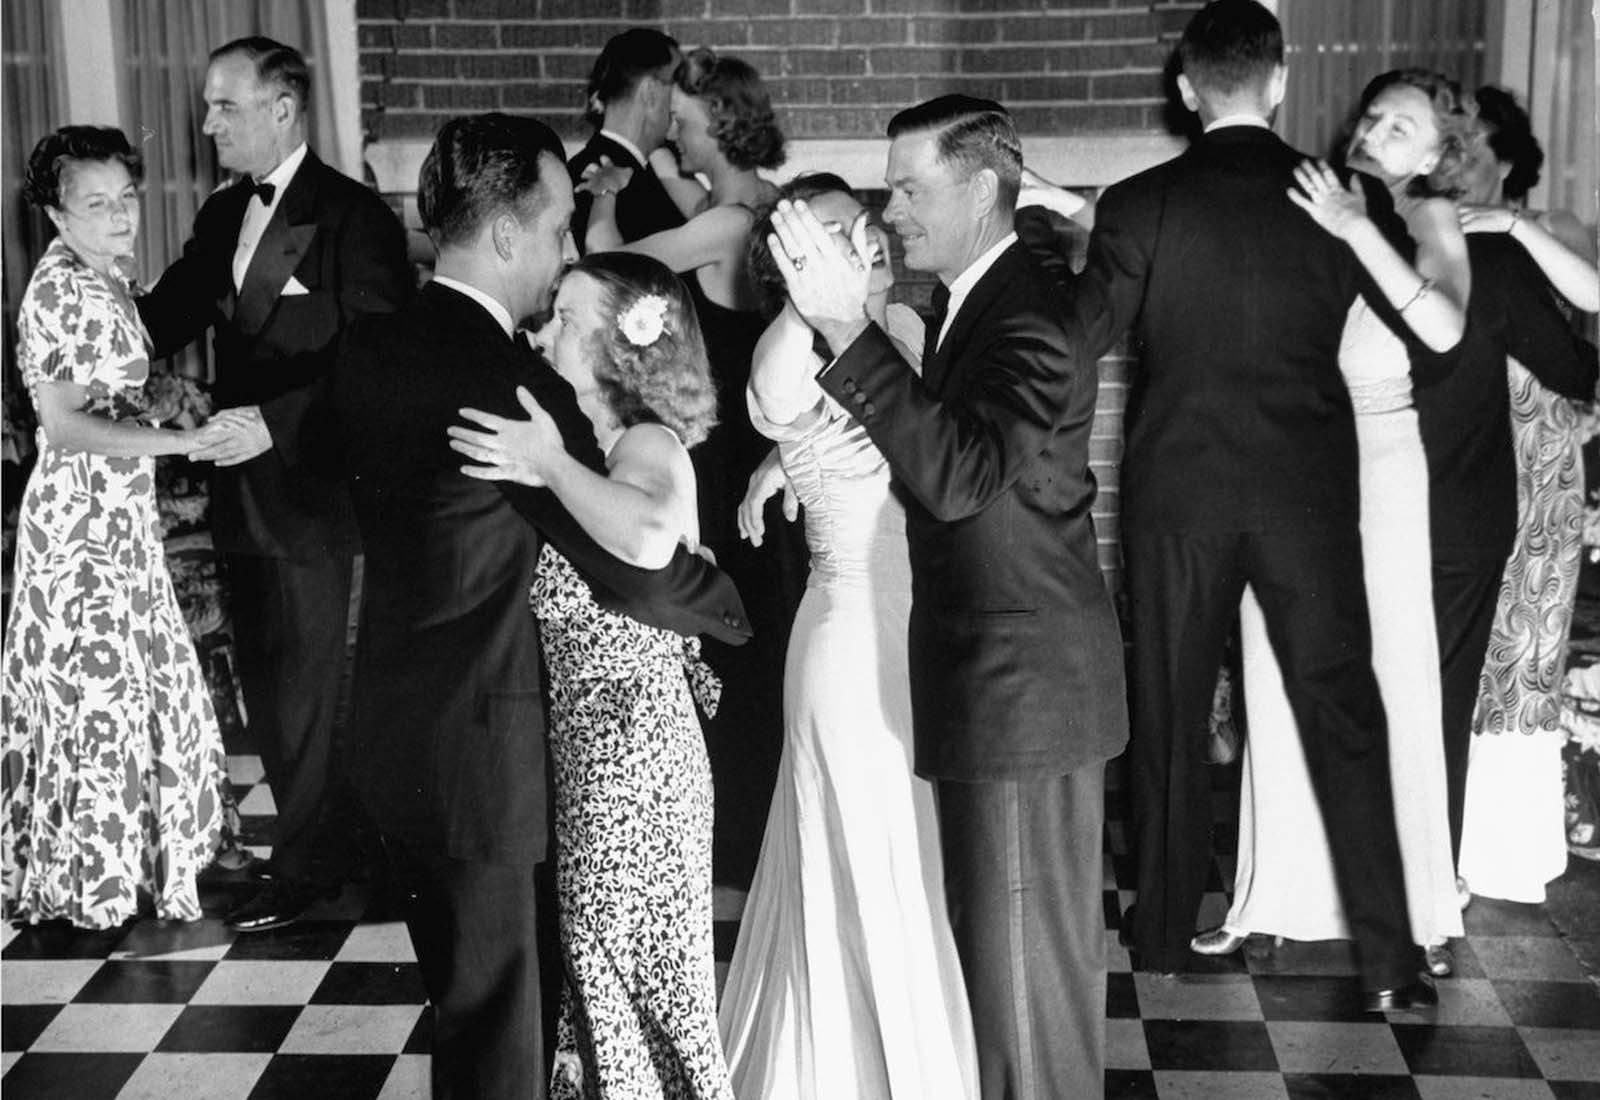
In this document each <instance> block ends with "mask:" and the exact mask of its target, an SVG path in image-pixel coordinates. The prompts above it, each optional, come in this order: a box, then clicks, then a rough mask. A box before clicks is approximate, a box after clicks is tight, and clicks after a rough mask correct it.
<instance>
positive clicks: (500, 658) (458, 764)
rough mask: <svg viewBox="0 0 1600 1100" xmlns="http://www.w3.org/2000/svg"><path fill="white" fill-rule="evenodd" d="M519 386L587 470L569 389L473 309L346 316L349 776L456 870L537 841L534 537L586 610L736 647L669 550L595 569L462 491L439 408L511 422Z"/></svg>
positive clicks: (593, 562) (437, 301)
mask: <svg viewBox="0 0 1600 1100" xmlns="http://www.w3.org/2000/svg"><path fill="white" fill-rule="evenodd" d="M518 385H524V386H527V387H528V388H529V389H530V390H531V391H532V392H533V394H534V396H535V397H536V398H537V399H538V400H539V403H540V404H541V405H542V406H543V407H544V408H545V410H546V411H548V412H549V413H550V415H551V416H552V417H554V418H555V420H556V422H557V424H558V425H559V426H560V428H561V431H562V435H563V437H564V438H565V440H566V443H567V446H568V449H569V450H571V451H572V452H573V453H574V454H575V455H577V456H578V457H580V458H581V459H583V460H584V461H586V462H588V463H589V464H590V465H591V466H593V467H594V468H596V469H603V468H604V467H603V462H602V458H601V455H600V451H599V448H598V447H597V446H596V445H595V441H594V437H593V434H592V433H591V431H590V428H589V422H588V421H587V419H585V418H584V416H583V414H582V413H581V412H580V411H579V410H578V406H577V402H576V399H575V398H574V396H573V393H572V390H571V388H570V387H568V386H567V384H566V383H565V382H564V381H563V380H562V379H561V377H560V376H559V375H557V374H556V373H555V371H554V370H552V369H550V368H549V367H548V366H547V365H545V364H544V362H543V361H542V360H541V359H540V358H539V357H538V356H537V355H536V354H535V353H534V352H533V351H531V350H530V349H529V348H528V347H527V346H526V345H525V344H524V343H523V342H522V341H520V340H512V339H510V338H508V337H507V336H506V335H505V333H504V331H503V330H502V329H501V328H500V326H499V325H498V323H496V321H495V320H494V318H492V317H491V316H490V315H489V313H488V311H486V310H485V309H483V307H482V306H480V305H478V304H477V303H476V302H474V301H473V300H472V299H470V298H468V297H467V296H466V295H463V294H461V293H459V292H457V291H455V290H453V289H450V288H448V287H444V286H440V285H438V284H436V283H435V284H429V285H428V286H426V287H424V288H423V290H422V291H421V292H420V293H419V294H418V296H417V300H416V302H415V304H414V305H413V306H411V307H410V308H408V309H405V310H402V311H401V312H399V313H396V314H394V315H392V316H389V317H369V318H362V319H359V320H357V321H356V322H354V323H353V324H352V325H351V326H350V328H349V331H348V332H347V333H346V335H345V337H344V339H343V340H342V341H341V347H340V354H339V361H338V365H337V367H336V368H335V379H334V385H333V404H334V410H335V413H336V415H337V417H338V421H339V424H340V431H341V434H342V436H343V438H344V440H345V442H346V447H347V464H348V472H349V474H350V478H351V480H350V485H351V493H352V496H353V498H354V502H355V510H356V517H357V520H358V522H359V524H360V528H361V535H362V539H363V543H364V550H365V558H366V566H365V579H364V583H365V586H366V597H365V601H364V602H365V607H364V610H363V618H362V623H361V645H360V646H359V647H357V652H356V663H355V683H354V689H353V699H352V711H353V713H352V734H351V735H352V740H353V745H352V750H351V751H352V758H353V759H355V760H359V761H360V762H361V766H360V767H359V768H357V769H355V771H354V774H353V776H352V779H353V780H354V781H355V783H356V785H357V788H358V790H360V791H361V793H362V794H363V796H364V798H365V800H366V802H367V805H368V807H369V809H370V811H371V812H372V813H373V815H374V817H375V818H376V820H377V822H378V824H379V825H380V826H381V827H382V828H384V829H385V830H387V831H389V832H392V833H394V834H396V835H399V836H401V837H402V838H405V839H406V840H407V841H409V842H411V843H414V844H418V845H422V846H426V847H427V849H428V850H432V851H441V850H442V851H444V852H445V853H446V854H448V855H450V856H452V857H454V858H458V859H466V860H475V861H483V862H502V863H532V862H536V861H537V860H539V859H540V858H542V857H543V854H544V850H545V842H546V810H547V802H546V792H545V784H546V769H545V735H544V729H545V724H544V712H543V709H542V706H541V699H540V674H539V667H540V664H539V634H538V627H537V621H536V620H535V618H534V615H533V612H532V611H531V610H530V609H529V606H528V597H529V589H530V587H531V586H532V584H533V579H534V567H535V564H536V562H537V560H538V557H539V549H540V546H541V543H542V540H543V539H546V538H547V539H549V540H550V542H551V543H552V544H553V545H554V546H555V547H556V548H557V549H558V550H560V551H561V552H562V553H563V554H564V555H565V556H566V557H567V558H568V559H569V560H570V561H571V562H572V563H573V564H574V565H575V566H577V567H578V569H579V571H580V572H582V573H583V575H584V576H585V577H586V578H587V579H588V581H589V583H590V586H591V587H592V588H593V589H594V592H595V596H596V598H597V599H598V600H599V601H600V602H601V604H602V605H604V606H608V607H611V608H613V609H616V610H620V611H623V612H625V613H627V614H629V615H632V616H633V617H634V618H637V619H639V620H641V621H643V622H646V623H649V624H651V625H655V626H661V627H665V628H667V629H669V630H674V631H677V632H679V633H682V634H698V633H702V632H704V633H709V634H712V635H715V636H717V637H719V638H721V639H723V640H725V641H729V642H733V643H737V642H740V641H742V640H743V639H745V638H746V637H748V635H749V630H748V628H747V627H746V625H745V618H744V609H743V607H742V606H741V604H740V602H739V596H738V593H737V592H735V591H734V588H733V585H732V583H731V582H730V581H729V580H728V579H727V577H726V576H724V575H723V574H722V573H720V572H719V571H718V570H716V569H715V568H713V567H712V566H711V565H709V564H708V563H707V562H705V561H704V560H703V559H702V558H700V557H698V556H697V555H694V554H690V553H689V552H687V551H683V550H680V551H679V553H678V555H677V556H676V557H675V558H674V559H673V561H672V563H671V564H670V565H669V566H668V567H667V568H665V569H661V570H643V569H637V568H634V567H632V566H629V565H625V564H624V563H622V562H621V561H619V560H617V559H616V558H613V557H612V556H611V555H610V554H608V553H606V552H605V551H604V550H602V549H601V548H600V547H599V546H598V545H597V544H596V543H595V542H594V540H593V539H591V538H589V536H588V535H586V534H585V533H584V532H583V530H582V529H581V528H580V527H579V526H578V524H577V522H576V521H574V520H573V519H572V517H571V515H570V514H569V513H568V512H567V511H566V510H565V509H564V508H563V507H562V506H561V504H560V503H559V502H558V501H557V499H556V497H555V496H554V495H553V494H552V493H551V492H550V491H549V490H548V489H528V488H525V487H522V486H517V485H509V484H502V483H497V482H489V481H479V480H476V479H474V478H469V477H467V476H466V475H464V474H462V473H461V467H462V465H463V464H465V463H466V462H467V460H466V459H465V458H464V457H463V456H462V455H460V454H458V453H457V452H456V451H454V450H451V449H450V447H449V445H448V436H447V434H446V429H447V428H448V427H449V426H450V425H451V424H456V423H462V421H461V420H460V418H459V416H458V413H457V410H458V409H460V408H463V407H470V408H476V409H481V410H485V411H489V412H493V413H496V414H498V415H501V416H506V417H511V418H516V419H525V418H526V415H527V414H526V413H524V412H523V411H522V408H521V406H520V405H519V404H518V403H517V400H516V396H515V393H516V388H517V386H518Z"/></svg>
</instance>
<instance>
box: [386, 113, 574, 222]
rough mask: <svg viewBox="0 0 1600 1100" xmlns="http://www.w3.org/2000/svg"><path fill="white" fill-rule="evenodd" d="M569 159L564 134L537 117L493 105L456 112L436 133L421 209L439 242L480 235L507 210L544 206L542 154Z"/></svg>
mask: <svg viewBox="0 0 1600 1100" xmlns="http://www.w3.org/2000/svg"><path fill="white" fill-rule="evenodd" d="M543 153H549V154H550V155H551V156H552V157H554V158H555V159H556V163H557V164H563V163H564V162H565V160H566V152H565V150H563V149H562V147H561V139H560V138H558V137H557V136H556V132H555V131H554V130H552V129H550V127H548V126H546V125H545V124H544V123H542V122H540V121H539V120H538V119H533V118H527V117H525V116H520V115H507V114H502V113H500V112H498V111H493V112H490V113H488V114H482V115H462V116H459V117H457V118H452V119H451V120H450V121H449V122H446V123H445V124H444V126H443V127H441V128H440V130H439V136H438V137H436V138H434V139H433V148H431V149H429V150H428V156H427V158H426V159H424V160H423V162H422V171H421V172H420V173H419V174H418V178H417V213H418V215H420V216H421V218H422V227H423V229H425V230H427V232H428V236H429V237H431V238H432V239H433V242H434V244H435V245H436V246H440V247H443V246H445V245H451V244H459V243H462V242H465V241H469V240H471V239H472V238H473V237H475V236H476V235H477V234H478V232H479V230H480V229H481V228H482V227H483V225H484V224H485V223H486V222H487V221H488V220H489V219H490V218H493V217H495V216H496V215H498V214H500V213H501V212H503V211H508V210H509V211H511V212H512V213H514V214H515V215H516V217H517V218H518V219H519V220H523V221H525V220H527V219H528V218H530V217H533V216H535V215H536V214H537V213H538V212H539V205H540V202H541V201H542V196H543V190H542V189H541V188H540V186H539V178H540V177H539V172H540V164H539V158H540V155H541V154H543Z"/></svg>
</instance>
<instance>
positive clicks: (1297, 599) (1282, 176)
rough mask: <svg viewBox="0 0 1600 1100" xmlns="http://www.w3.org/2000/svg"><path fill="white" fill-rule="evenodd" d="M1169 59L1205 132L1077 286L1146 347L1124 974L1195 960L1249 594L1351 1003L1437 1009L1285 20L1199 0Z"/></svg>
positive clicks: (1139, 181)
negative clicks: (1292, 134)
mask: <svg viewBox="0 0 1600 1100" xmlns="http://www.w3.org/2000/svg"><path fill="white" fill-rule="evenodd" d="M1178 51H1179V56H1180V58H1181V60H1182V65H1183V72H1182V74H1181V75H1180V76H1179V77H1178V86H1179V89H1180V91H1181V93H1182V95H1183V100H1184V103H1185V104H1186V105H1187V106H1188V107H1189V109H1190V110H1192V111H1196V112H1198V114H1199V116H1200V120H1201V122H1202V123H1203V124H1204V126H1205V133H1204V134H1203V136H1201V137H1200V138H1199V139H1198V140H1197V141H1196V142H1195V143H1194V144H1193V145H1192V146H1191V147H1190V148H1189V149H1188V150H1187V151H1185V152H1184V153H1183V154H1182V155H1180V156H1179V157H1177V158H1175V159H1173V160H1171V161H1168V162H1166V163H1165V164H1161V165H1157V166H1156V167H1154V168H1152V169H1149V170H1148V171H1145V172H1142V173H1140V174H1139V175H1136V176H1134V177H1132V178H1131V179H1128V180H1125V181H1123V182H1121V183H1118V184H1116V185H1114V186H1112V187H1111V188H1109V189H1107V191H1106V192H1105V194H1104V195H1103V196H1102V197H1101V198H1100V200H1099V202H1098V204H1097V206H1096V210H1095V228H1094V232H1093V234H1092V235H1091V237H1090V242H1089V260H1088V266H1087V267H1086V269H1085V270H1084V272H1083V275H1082V276H1081V277H1080V278H1078V279H1077V280H1075V281H1074V283H1073V284H1072V285H1073V290H1074V302H1073V316H1074V320H1075V322H1076V324H1077V325H1078V326H1079V327H1080V334H1081V336H1082V339H1083V340H1084V342H1085V345H1086V350H1087V352H1088V353H1089V355H1090V356H1092V357H1093V356H1099V355H1101V354H1104V352H1105V351H1106V350H1107V349H1108V348H1109V347H1110V345H1111V344H1112V343H1113V342H1114V341H1115V340H1116V339H1118V338H1119V337H1120V336H1121V334H1122V332H1123V331H1124V330H1125V329H1127V328H1128V327H1129V326H1130V325H1133V326H1135V328H1134V331H1135V332H1136V334H1137V336H1138V337H1139V340H1140V343H1141V347H1142V351H1141V357H1140V364H1139V368H1138V374H1137V376H1136V379H1135V384H1134V390H1133V393H1132V395H1131V398H1130V401H1129V409H1128V418H1127V446H1126V452H1125V456H1124V458H1123V465H1122V491H1123V517H1122V531H1123V557H1124V563H1125V566H1126V577H1127V585H1128V593H1129V598H1130V604H1131V631H1132V638H1131V640H1132V651H1133V653H1132V676H1133V684H1132V689H1133V692H1132V719H1133V731H1132V742H1131V745H1130V748H1129V770H1130V779H1131V785H1132V795H1133V814H1134V829H1135V832H1136V840H1137V844H1136V847H1137V854H1138V886H1139V891H1138V903H1137V905H1136V907H1135V909H1134V911H1133V912H1132V914H1130V915H1131V917H1132V921H1131V923H1132V937H1131V945H1132V947H1133V949H1134V951H1135V954H1136V958H1137V960H1138V962H1139V965H1140V966H1141V967H1142V968H1143V969H1146V970H1153V971H1157V972H1174V971H1183V970H1187V969H1189V965H1190V952H1189V940H1190V938H1191V937H1192V936H1193V935H1194V933H1195V920H1196V916H1197V911H1198V908H1199V902H1200V897H1201V893H1202V891H1203V890H1204V886H1205V879H1206V873H1207V868H1208V866H1209V861H1210V810H1209V790H1210V779H1209V776H1208V774H1207V769H1206V766H1205V761H1204V758H1203V748H1202V746H1203V744H1204V738H1203V736H1202V733H1203V731H1204V729H1205V724H1206V717H1207V715H1208V714H1209V711H1210V705H1211V697H1212V689H1213V685H1214V684H1215V681H1216V674H1217V667H1218V665H1219V664H1220V662H1221V659H1222V652H1223V645H1224V638H1225V635H1226V633H1227V630H1228V627H1229V624H1230V622H1231V621H1232V619H1233V616H1234V613H1235V611H1236V610H1237V608H1238V606H1239V599H1240V596H1241V595H1242V593H1243V590H1244V586H1245V585H1246V584H1249V585H1250V586H1251V587H1252V588H1253V589H1254V591H1255V593H1256V596H1257V598H1258V599H1259V601H1260V604H1261V608H1262V611H1263V612H1264V614H1265V617H1266V621H1267V630H1268V634H1269V636H1270V637H1271V639H1272V643H1273V648H1274V650H1275V651H1276V653H1277V655H1278V660H1279V663H1280V665H1281V666H1282V669H1283V675H1284V686H1285V689H1286V691H1287V693H1288V696H1289V701H1290V705H1291V707H1292V709H1293V711H1294V715H1295V720H1296V723H1297V725H1298V727H1299V730H1300V736H1301V739H1302V741H1303V742H1304V745H1305V754H1306V762H1307V765H1308V767H1309V770H1310V774H1311V779H1312V785H1313V787H1314V789H1315V791H1316V793H1317V799H1318V802H1319V803H1320V805H1321V807H1322V813H1323V818H1324V820H1325V821H1326V822H1327V826H1328V829H1327V832H1328V840H1329V844H1330V847H1331V848H1332V853H1333V862H1334V871H1335V876H1336V878H1337V881H1338V884H1339V889H1340V894H1341V896H1342V897H1343V900H1344V905H1345V911H1346V913H1347V915H1348V917H1349V920H1350V925H1351V929H1352V931H1353V933H1354V937H1355V940H1356V946H1357V953H1358V959H1359V964H1360V971H1361V983H1362V986H1363V989H1364V991H1365V1004H1366V1006H1367V1007H1368V1008H1369V1009H1372V1010H1377V1009H1384V1008H1394V1007H1406V1006H1409V1005H1413V1004H1431V1003H1434V1001H1435V998H1436V995H1435V994H1434V992H1433V989H1432V987H1431V986H1430V985H1428V984H1427V982H1426V980H1425V979H1423V978H1421V977H1419V975H1418V961H1419V960H1418V954H1417V948H1416V947H1415V945H1414V944H1413V943H1412V938H1411V931H1410V927H1409V921H1408V918H1407V909H1406V896H1405V882H1404V879H1403V877H1402V871H1401V863H1400V850H1399V843H1398V840H1397V838H1396V833H1395V820H1394V808H1393V802H1392V794H1391V790H1390V781H1389V767H1388V734H1387V725H1386V721H1385V715H1384V710H1383V703H1382V700H1381V699H1380V697H1379V694H1378V685H1377V680H1376V677H1375V676H1374V674H1373V671H1372V646H1371V635H1370V629H1369V626H1368V616H1367V599H1366V588H1365V582H1364V579H1363V574H1362V561H1361V536H1360V532H1359V530H1358V528H1357V515H1358V513H1357V504H1358V496H1357V486H1358V481H1357V466H1356V435H1355V419H1354V413H1353V411H1352V409H1351V405H1350V397H1349V393H1348V392H1347V390H1346V387H1345V383H1344V379H1343V377H1342V376H1341V374H1340V372H1339V362H1338V352H1339V340H1340V334H1341V332H1342V331H1343V328H1344V323H1345V316H1346V313H1347V312H1348V310H1349V307H1350V304H1351V303H1352V301H1353V300H1354V299H1355V297H1356V295H1357V294H1358V293H1359V292H1361V290H1362V288H1363V286H1364V285H1368V284H1365V283H1364V282H1363V280H1364V276H1363V274H1362V272H1361V269H1360V266H1359V264H1358V262H1357V260H1356V259H1355V256H1354V254H1353V253H1352V252H1351V251H1350V249H1349V248H1348V247H1347V246H1346V245H1345V244H1344V242H1343V241H1341V240H1339V239H1337V238H1336V237H1334V236H1332V235H1331V234H1328V233H1326V232H1324V231H1323V230H1322V229H1321V228H1320V227H1318V226H1317V225H1316V224H1315V223H1314V222H1313V221H1312V220H1311V219H1310V218H1309V217H1307V216H1306V215H1305V213H1304V212H1303V211H1301V210H1300V209H1298V208H1297V207H1296V206H1295V205H1294V204H1293V203H1292V202H1291V200H1290V198H1289V195H1288V192H1289V188H1290V187H1291V185H1292V182H1293V177H1292V172H1293V169H1294V167H1295V165H1297V164H1299V163H1300V162H1301V161H1302V160H1303V159H1305V158H1304V155H1303V154H1301V153H1299V152H1296V151H1295V150H1294V149H1291V148H1290V147H1289V146H1287V145H1285V144H1284V143H1283V142H1282V141H1281V140H1280V139H1279V138H1278V137H1276V136H1275V135H1274V134H1273V133H1272V131H1271V129H1270V128H1269V126H1268V119H1269V118H1270V116H1271V115H1272V112H1273V111H1274V110H1275V109H1276V107H1277V106H1278V104H1279V102H1280V101H1281V100H1282V98H1283V92H1284V85H1285V70H1284V65H1283V35H1282V31H1281V29H1280V28H1279V26H1278V21H1277V20H1276V19H1275V18H1274V17H1273V16H1272V14H1271V13H1270V12H1268V11H1267V10H1266V9H1265V8H1263V7H1262V6H1261V5H1260V4H1257V3H1255V2H1254V0H1215V2H1213V3H1211V4H1208V5H1207V6H1206V7H1205V8H1204V9H1202V10H1201V11H1200V12H1198V13H1197V14H1196V15H1195V16H1194V18H1193V19H1192V20H1191V21H1190V23H1189V25H1188V27H1187V28H1186V29H1185V31H1184V35H1183V39H1182V41H1181V43H1180V45H1179V48H1178ZM1367 190H1368V202H1369V204H1371V205H1372V207H1373V213H1374V218H1375V220H1378V221H1379V223H1380V224H1385V223H1386V222H1387V223H1389V224H1391V225H1392V223H1393V221H1394V219H1393V211H1392V209H1391V208H1389V207H1388V205H1387V202H1386V199H1385V198H1384V195H1383V193H1382V190H1381V188H1376V187H1371V188H1368V189H1367ZM1374 293H1376V291H1375V290H1374ZM1127 919H1128V918H1127V916H1125V918H1124V920H1125V921H1126V920H1127ZM1125 931H1126V929H1125Z"/></svg>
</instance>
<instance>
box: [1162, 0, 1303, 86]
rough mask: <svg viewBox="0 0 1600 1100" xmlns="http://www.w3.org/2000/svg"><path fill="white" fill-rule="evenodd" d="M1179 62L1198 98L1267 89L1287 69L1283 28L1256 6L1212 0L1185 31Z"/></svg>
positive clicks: (1244, 0)
mask: <svg viewBox="0 0 1600 1100" xmlns="http://www.w3.org/2000/svg"><path fill="white" fill-rule="evenodd" d="M1178 60H1179V62H1180V63H1181V65H1182V71H1183V75H1184V76H1186V77H1188V78H1189V83H1190V84H1192V85H1194V87H1195V90H1196V91H1197V92H1201V93H1205V92H1214V93H1217V94H1219V95H1232V94H1234V93H1235V92H1239V91H1242V90H1244V89H1247V88H1255V87H1264V86H1265V85H1266V83H1267V81H1268V80H1269V79H1270V78H1271V76H1272V73H1273V71H1274V70H1275V69H1276V68H1277V67H1278V66H1279V65H1282V64H1283V27H1282V25H1281V24H1280V23H1279V22H1278V17H1277V16H1275V15H1273V14H1272V13H1271V12H1270V11H1268V10H1267V9H1266V8H1264V7H1262V6H1261V5H1260V4H1258V3H1256V0H1211V3H1209V4H1207V5H1206V6H1205V7H1203V8H1201V9H1200V10H1199V11H1197V12H1195V14H1194V18H1193V19H1190V20H1189V25H1188V26H1187V27H1184V28H1183V38H1182V39H1180V40H1179V42H1178Z"/></svg>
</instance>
